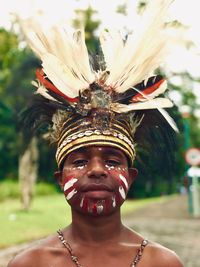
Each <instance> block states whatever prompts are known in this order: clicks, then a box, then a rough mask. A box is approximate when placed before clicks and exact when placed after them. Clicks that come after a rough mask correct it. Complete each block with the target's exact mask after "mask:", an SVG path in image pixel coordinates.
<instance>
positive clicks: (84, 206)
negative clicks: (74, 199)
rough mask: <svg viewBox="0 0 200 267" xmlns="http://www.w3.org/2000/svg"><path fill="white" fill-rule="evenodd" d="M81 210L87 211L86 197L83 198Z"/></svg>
mask: <svg viewBox="0 0 200 267" xmlns="http://www.w3.org/2000/svg"><path fill="white" fill-rule="evenodd" d="M82 210H83V211H87V210H88V199H87V198H84V200H83V207H82Z"/></svg>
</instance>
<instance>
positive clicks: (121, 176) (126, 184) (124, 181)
mask: <svg viewBox="0 0 200 267" xmlns="http://www.w3.org/2000/svg"><path fill="white" fill-rule="evenodd" d="M119 178H120V180H121V181H122V182H123V184H124V185H125V187H126V190H128V183H127V180H126V178H125V177H124V176H123V175H122V174H121V173H120V175H119Z"/></svg>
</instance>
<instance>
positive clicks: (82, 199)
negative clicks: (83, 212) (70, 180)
mask: <svg viewBox="0 0 200 267" xmlns="http://www.w3.org/2000/svg"><path fill="white" fill-rule="evenodd" d="M83 201H84V197H82V198H81V202H80V207H81V208H82V207H83Z"/></svg>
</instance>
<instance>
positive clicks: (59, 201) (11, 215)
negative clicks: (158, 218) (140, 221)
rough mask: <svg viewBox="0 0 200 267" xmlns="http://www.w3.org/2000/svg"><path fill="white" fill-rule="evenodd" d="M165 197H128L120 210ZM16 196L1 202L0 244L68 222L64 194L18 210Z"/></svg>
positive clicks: (39, 234) (41, 234)
mask: <svg viewBox="0 0 200 267" xmlns="http://www.w3.org/2000/svg"><path fill="white" fill-rule="evenodd" d="M167 199H169V196H167V197H157V198H150V199H141V200H127V201H126V202H125V203H124V204H123V206H122V214H125V213H128V212H131V211H134V210H136V209H140V208H144V207H147V206H148V205H151V204H153V203H158V202H163V201H166V200H167ZM19 207H20V202H19V200H16V199H10V200H6V201H4V202H1V203H0V214H1V220H0V237H1V238H0V248H3V247H7V246H11V245H13V244H19V243H23V242H26V241H30V240H34V239H39V238H42V237H45V236H47V235H49V234H52V233H55V232H56V231H57V230H58V229H59V228H62V227H65V226H66V225H68V224H69V223H70V222H71V212H70V207H69V205H68V204H67V202H66V201H65V199H64V195H63V194H53V195H46V196H37V197H35V199H34V201H33V203H32V208H31V210H30V211H29V212H25V211H21V210H19Z"/></svg>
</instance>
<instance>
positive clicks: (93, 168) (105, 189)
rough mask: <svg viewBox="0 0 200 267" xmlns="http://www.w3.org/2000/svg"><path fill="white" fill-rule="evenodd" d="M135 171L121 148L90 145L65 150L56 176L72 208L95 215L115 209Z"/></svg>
mask: <svg viewBox="0 0 200 267" xmlns="http://www.w3.org/2000/svg"><path fill="white" fill-rule="evenodd" d="M136 175H137V171H136V169H132V168H128V163H127V158H126V156H125V155H124V153H123V152H122V151H121V150H119V149H116V148H112V147H104V146H98V147H94V146H93V147H88V148H84V149H79V150H76V151H75V152H72V153H71V154H69V155H68V156H67V158H66V160H65V162H64V166H63V171H62V173H57V175H56V176H57V177H56V178H58V176H59V184H60V186H61V188H62V190H63V191H64V194H65V197H66V200H67V201H68V203H69V204H70V205H71V207H72V209H75V210H77V211H79V212H83V213H90V214H92V215H96V216H98V215H101V214H107V213H111V212H113V211H114V210H116V209H119V207H120V206H121V205H122V203H123V202H124V200H125V198H126V195H127V192H128V189H129V187H130V185H131V183H132V181H133V179H134V178H135V177H136Z"/></svg>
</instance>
